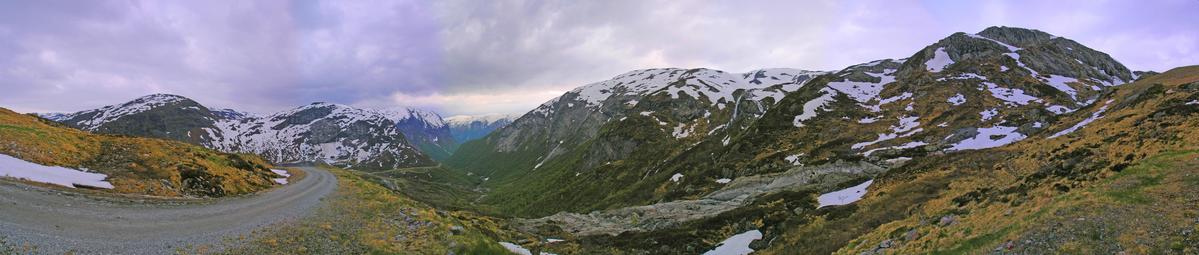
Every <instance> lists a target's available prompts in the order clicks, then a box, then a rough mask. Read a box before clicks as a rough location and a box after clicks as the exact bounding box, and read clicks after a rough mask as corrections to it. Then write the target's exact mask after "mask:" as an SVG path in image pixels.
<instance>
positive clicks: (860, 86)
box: [828, 69, 895, 103]
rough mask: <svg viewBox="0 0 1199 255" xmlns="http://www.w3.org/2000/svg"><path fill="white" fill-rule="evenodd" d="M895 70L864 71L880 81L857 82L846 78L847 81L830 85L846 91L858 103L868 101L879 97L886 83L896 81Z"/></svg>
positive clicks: (843, 91)
mask: <svg viewBox="0 0 1199 255" xmlns="http://www.w3.org/2000/svg"><path fill="white" fill-rule="evenodd" d="M894 71H895V69H886V70H884V72H883V73H871V72H864V73H865V74H866V75H869V76H873V77H875V78H879V80H880V81H879V82H857V81H850V80H848V79H846V80H845V81H836V82H829V83H828V86H829V87H830V88H833V89H836V90H837V91H840V92H841V93H845V94H846V95H848V96H849V97H850V98H853V100H854V101H858V103H867V102H870V100H871V99H875V98H878V94H879V93H881V92H882V91H883V86H884V85H887V84H889V83H892V82H895V74H894V73H893V72H894Z"/></svg>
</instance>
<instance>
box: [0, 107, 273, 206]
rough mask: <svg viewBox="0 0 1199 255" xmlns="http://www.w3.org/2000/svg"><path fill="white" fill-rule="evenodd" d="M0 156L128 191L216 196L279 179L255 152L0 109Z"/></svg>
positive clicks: (268, 184) (250, 189)
mask: <svg viewBox="0 0 1199 255" xmlns="http://www.w3.org/2000/svg"><path fill="white" fill-rule="evenodd" d="M0 154H4V155H9V156H12V157H15V158H19V159H21V160H25V161H29V162H33V163H36V164H41V165H50V166H63V167H67V168H74V169H84V170H87V171H91V172H94V173H99V174H104V175H107V178H106V180H107V182H109V183H111V184H112V186H113V189H112V191H114V192H118V193H127V194H141V195H154V196H188V197H220V196H229V195H238V194H246V193H251V192H255V191H259V190H263V189H266V188H269V187H271V186H272V185H273V184H274V181H272V180H271V179H272V178H278V176H276V175H275V174H274V173H272V172H271V171H270V170H269V169H268V167H269V165H268V164H266V162H265V161H263V160H262V159H261V158H258V157H256V156H252V155H244V154H227V153H220V152H216V151H213V150H209V149H205V148H202V147H199V146H195V145H190V144H186V143H181V142H175V141H167V140H159V139H150V138H133V137H125V136H111V135H97V134H91V133H88V132H84V131H80V130H77V129H72V128H68V127H65V126H62V125H60V124H57V123H55V122H51V121H49V120H45V119H40V118H37V117H34V116H28V115H22V114H18V113H15V112H12V111H9V110H7V109H2V108H0ZM10 167H11V166H10Z"/></svg>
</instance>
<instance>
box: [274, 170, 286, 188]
mask: <svg viewBox="0 0 1199 255" xmlns="http://www.w3.org/2000/svg"><path fill="white" fill-rule="evenodd" d="M271 172H274V173H275V174H277V175H279V176H283V178H272V179H271V180H272V181H275V183H278V184H284V185H286V184H287V178H289V177H291V174H290V173H288V172H287V170H279V169H271Z"/></svg>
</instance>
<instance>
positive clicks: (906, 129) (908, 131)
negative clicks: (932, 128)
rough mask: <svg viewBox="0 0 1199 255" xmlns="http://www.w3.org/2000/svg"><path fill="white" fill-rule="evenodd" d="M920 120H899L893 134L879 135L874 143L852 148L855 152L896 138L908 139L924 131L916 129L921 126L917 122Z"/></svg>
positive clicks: (893, 128)
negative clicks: (907, 137)
mask: <svg viewBox="0 0 1199 255" xmlns="http://www.w3.org/2000/svg"><path fill="white" fill-rule="evenodd" d="M919 119H920V117H918V116H909V117H903V118H899V123H898V124H896V125H893V126H891V131H892V133H889V134H880V135H878V139H875V140H874V141H869V142H861V143H856V144H854V145H852V146H850V148H853V149H855V150H857V149H862V148H865V147H866V146H870V145H873V144H876V143H879V142H882V141H886V140H891V139H895V138H899V137H906V136H909V135H912V134H915V133H917V132H920V131H924V129H923V128H916V127H918V126H920V122H918V121H917V120H919Z"/></svg>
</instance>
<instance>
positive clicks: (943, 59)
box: [924, 47, 953, 73]
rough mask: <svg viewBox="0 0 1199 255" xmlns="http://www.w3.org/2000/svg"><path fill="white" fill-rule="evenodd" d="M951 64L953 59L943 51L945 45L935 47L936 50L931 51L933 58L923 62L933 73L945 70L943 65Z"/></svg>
mask: <svg viewBox="0 0 1199 255" xmlns="http://www.w3.org/2000/svg"><path fill="white" fill-rule="evenodd" d="M951 64H953V59H950V58H949V54H948V53H945V47H941V48H937V51H936V52H934V53H933V59H929V60H928V62H924V66H926V67H928V71H930V72H934V73H936V72H940V71H941V70H945V67H947V66H949V65H951Z"/></svg>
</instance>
